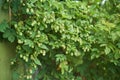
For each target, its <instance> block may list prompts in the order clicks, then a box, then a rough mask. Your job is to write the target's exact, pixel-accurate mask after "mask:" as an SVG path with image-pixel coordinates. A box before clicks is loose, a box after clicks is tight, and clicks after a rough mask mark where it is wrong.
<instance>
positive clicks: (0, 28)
mask: <svg viewBox="0 0 120 80" xmlns="http://www.w3.org/2000/svg"><path fill="white" fill-rule="evenodd" d="M7 28H9V26H8V24H7V23H6V21H3V22H2V23H0V32H5V30H6V29H7Z"/></svg>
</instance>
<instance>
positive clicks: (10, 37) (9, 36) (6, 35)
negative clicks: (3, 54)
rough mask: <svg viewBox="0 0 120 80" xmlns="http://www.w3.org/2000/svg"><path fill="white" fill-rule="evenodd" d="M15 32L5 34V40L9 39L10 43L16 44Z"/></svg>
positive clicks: (8, 31) (9, 31)
mask: <svg viewBox="0 0 120 80" xmlns="http://www.w3.org/2000/svg"><path fill="white" fill-rule="evenodd" d="M15 35H16V34H15V31H14V30H12V29H8V30H6V31H5V32H4V33H3V38H7V39H8V40H9V41H10V42H14V40H15Z"/></svg>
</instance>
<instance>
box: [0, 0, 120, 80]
mask: <svg viewBox="0 0 120 80" xmlns="http://www.w3.org/2000/svg"><path fill="white" fill-rule="evenodd" d="M101 2H102V0H90V1H88V0H81V1H79V0H78V1H77V0H7V1H6V2H5V5H6V6H7V9H8V10H9V16H10V21H6V22H5V21H3V22H1V24H0V32H1V35H2V39H7V40H8V41H10V42H15V43H16V45H17V46H16V54H17V56H16V57H15V59H13V61H12V62H11V64H12V65H14V64H17V61H18V60H21V61H22V62H23V63H24V64H25V68H26V71H25V73H24V74H22V75H20V77H19V78H20V80H21V79H22V78H24V79H25V80H26V79H27V80H118V79H119V78H120V77H119V73H120V71H119V70H118V69H119V67H120V40H119V39H120V14H119V13H120V2H119V0H113V2H111V1H110V0H108V1H106V2H104V4H103V2H102V4H101ZM3 6H4V5H3ZM1 35H0V36H1ZM110 75H111V76H110Z"/></svg>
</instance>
